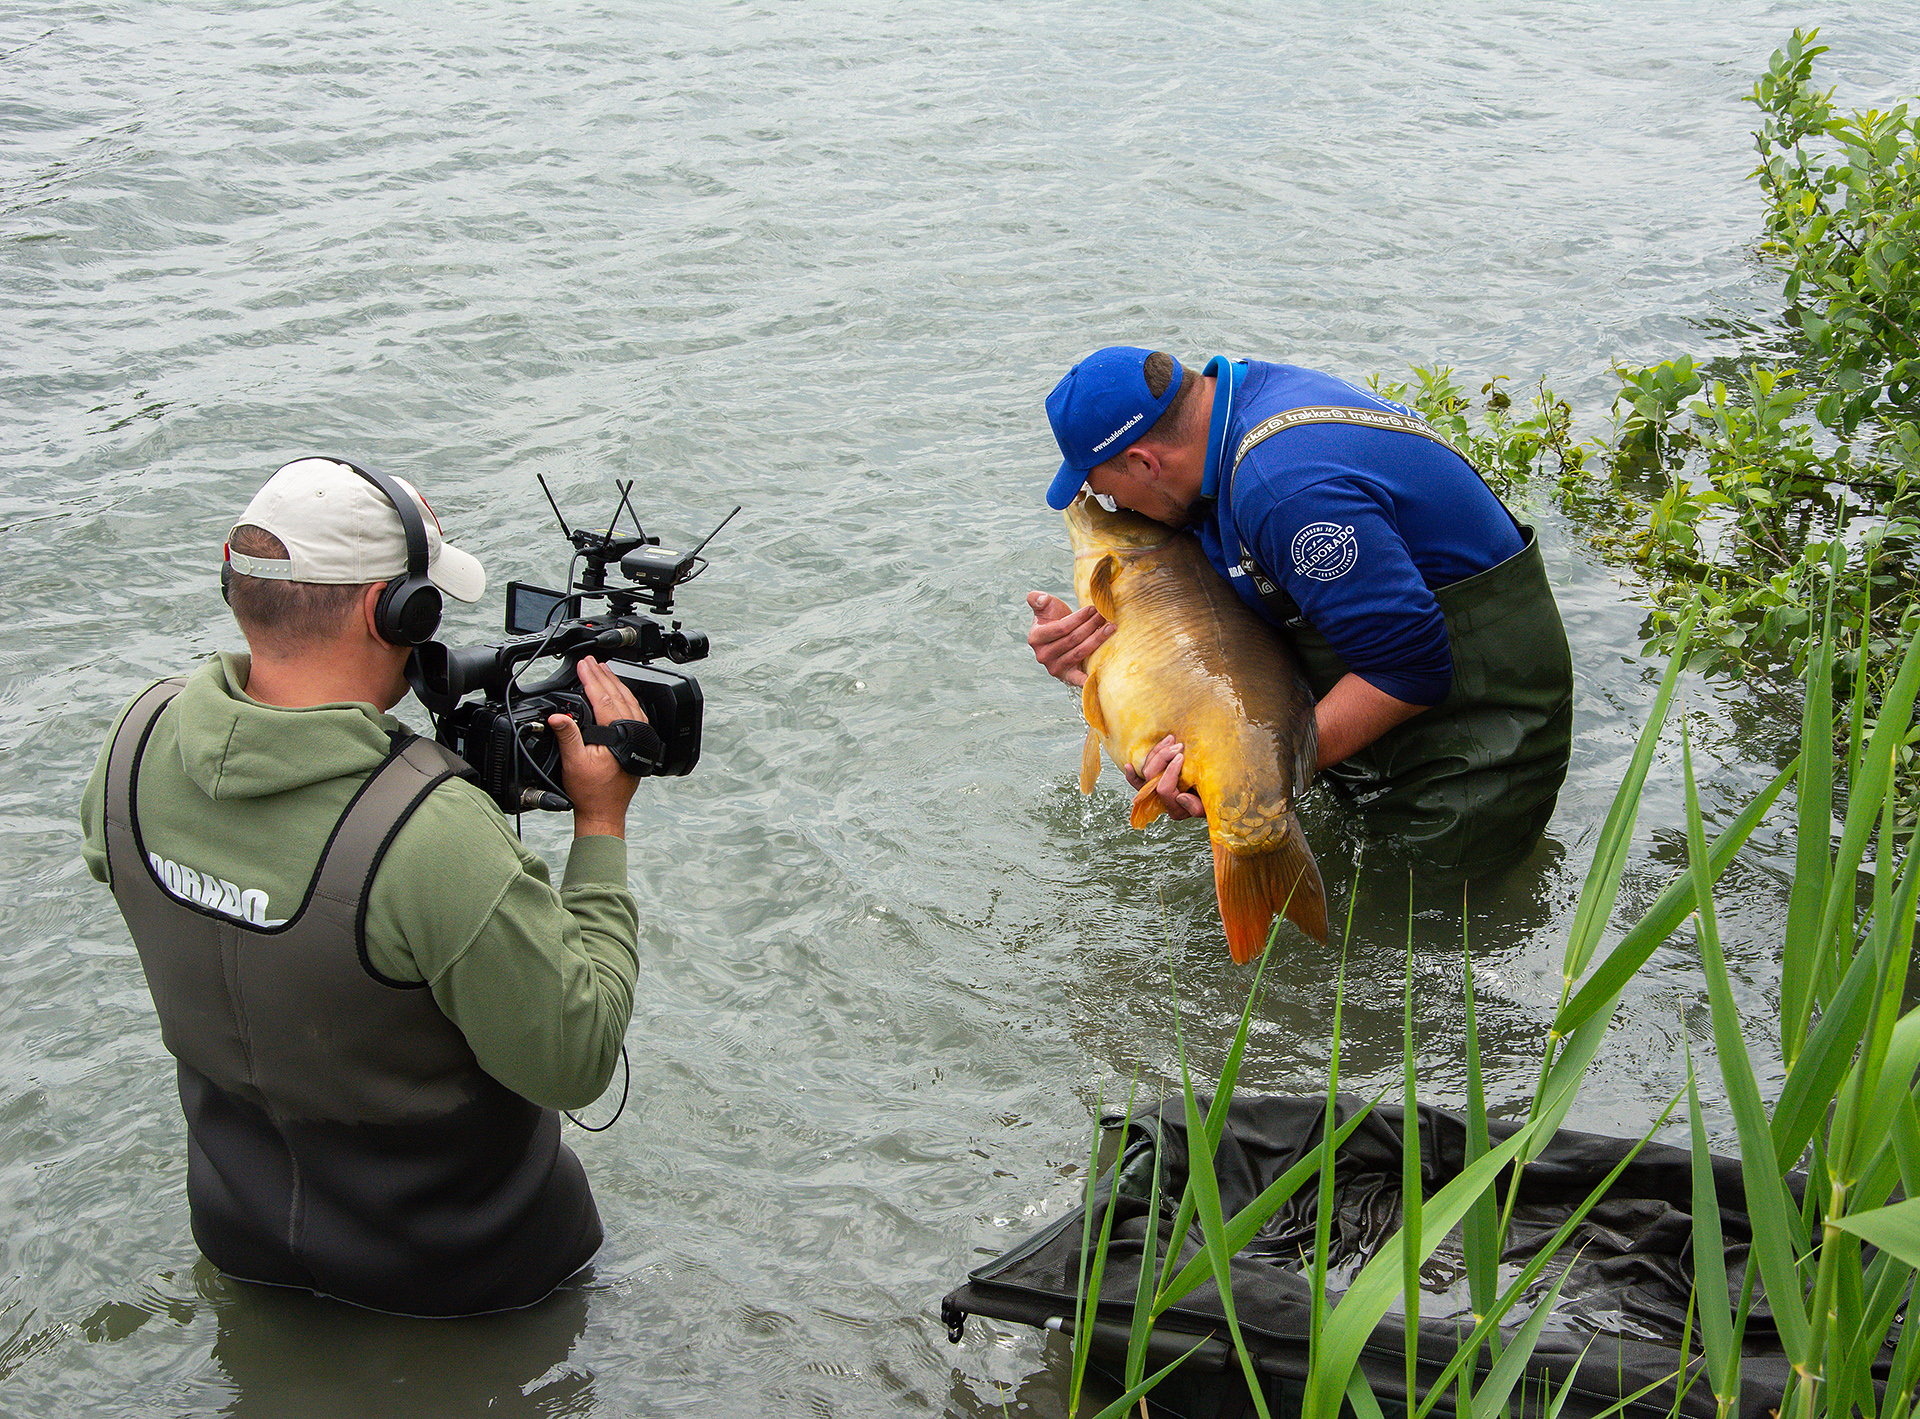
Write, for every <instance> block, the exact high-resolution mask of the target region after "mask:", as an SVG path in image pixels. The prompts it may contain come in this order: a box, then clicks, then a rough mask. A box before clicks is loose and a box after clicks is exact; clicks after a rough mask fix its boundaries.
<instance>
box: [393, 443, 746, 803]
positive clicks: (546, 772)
mask: <svg viewBox="0 0 1920 1419" xmlns="http://www.w3.org/2000/svg"><path fill="white" fill-rule="evenodd" d="M615 486H616V487H617V488H619V490H620V502H619V505H618V506H617V507H615V508H614V510H613V520H612V521H611V522H609V523H608V524H607V530H606V531H605V532H593V531H590V530H588V529H586V528H579V529H572V528H569V527H568V526H567V520H566V518H565V517H563V516H561V513H560V505H559V504H558V503H556V502H554V500H553V492H552V490H551V489H549V488H548V487H547V480H546V479H545V478H541V479H540V490H541V491H542V492H544V493H546V495H547V502H548V504H549V505H550V506H551V507H552V508H553V515H554V517H555V518H557V519H558V520H559V523H560V531H561V534H562V535H563V536H565V537H566V539H567V540H568V541H569V542H571V543H572V544H573V548H574V558H573V562H574V563H578V562H580V561H582V560H584V561H585V562H586V570H585V572H584V573H583V574H582V575H581V576H580V578H579V580H578V581H575V579H574V575H573V563H569V565H568V568H567V589H566V590H565V591H551V590H548V589H547V588H545V587H539V586H533V585H530V584H529V583H526V582H518V581H513V582H508V583H507V608H506V610H507V615H506V632H507V636H508V639H507V640H505V641H502V642H500V643H498V644H495V645H478V646H461V647H450V646H445V645H442V644H440V643H439V642H438V641H428V642H427V643H426V644H424V645H421V646H419V647H417V648H416V650H415V651H414V654H413V658H412V659H411V660H409V661H408V662H407V680H408V683H409V684H411V685H412V686H413V692H414V694H416V695H417V696H419V698H420V702H421V703H422V704H424V705H425V706H426V707H427V710H428V712H429V713H430V714H431V715H432V716H433V720H434V731H435V732H434V737H435V738H436V739H438V740H439V741H440V743H442V744H444V745H446V746H447V747H448V748H449V749H451V750H453V751H454V752H455V753H456V754H458V755H459V756H460V757H461V758H463V759H465V760H466V761H467V763H468V765H469V766H470V767H471V768H472V769H473V771H474V774H475V775H476V777H477V778H478V780H479V783H480V786H481V787H482V788H484V789H485V790H486V791H487V793H488V794H490V795H491V796H492V798H493V801H494V802H496V803H498V804H499V805H500V808H501V811H502V812H505V813H510V814H511V813H520V812H524V811H526V810H527V809H532V808H544V809H550V810H566V809H570V808H571V807H572V806H573V805H572V803H570V802H569V801H568V799H567V797H566V794H565V791H564V790H563V788H562V787H561V782H560V745H559V742H558V741H557V740H556V739H555V738H554V735H553V732H552V730H550V729H549V728H548V727H547V716H548V715H551V714H566V715H571V716H572V717H573V720H574V722H575V723H576V724H578V725H579V726H580V730H581V736H582V737H583V738H584V739H585V740H586V742H587V743H589V744H604V745H606V746H607V747H608V748H609V749H610V750H612V752H613V755H614V757H615V758H616V759H618V760H619V761H620V766H621V767H622V768H623V769H625V770H626V771H627V772H628V773H630V774H637V775H647V774H662V775H664V774H675V775H678V774H685V773H688V772H690V771H691V770H692V768H693V766H694V764H695V763H697V762H698V761H699V758H700V720H701V712H702V709H703V707H704V703H705V702H704V700H703V698H702V696H701V694H700V683H699V681H697V680H695V679H694V678H693V676H691V675H688V674H685V673H683V672H682V671H679V670H672V669H669V668H667V667H665V666H662V665H657V664H655V663H654V662H655V661H658V660H661V659H665V660H669V661H672V662H673V663H674V664H675V665H683V664H685V663H686V662H688V661H690V660H703V659H705V658H706V655H707V637H706V635H705V634H704V633H703V632H700V631H689V630H684V629H682V627H681V625H680V622H679V621H677V620H676V621H674V622H673V623H672V625H671V627H667V626H663V625H661V624H660V622H658V621H656V620H654V619H653V617H652V616H646V615H641V614H640V609H641V607H643V606H644V607H645V608H646V609H647V610H649V611H652V612H653V613H654V614H655V615H666V614H667V613H668V612H669V611H671V610H672V609H673V593H674V589H675V588H676V587H678V586H681V585H684V584H685V583H687V582H689V581H692V580H693V579H694V578H695V577H696V576H698V575H699V574H700V573H701V572H702V571H704V570H706V567H707V561H706V559H705V558H704V557H702V556H701V555H700V553H701V551H702V549H704V548H705V547H706V545H707V543H708V542H711V541H712V540H713V539H714V537H715V536H717V535H718V534H719V531H720V528H721V527H725V526H726V525H727V523H729V522H731V521H732V520H733V516H734V513H737V512H739V511H740V509H739V508H738V507H736V508H734V510H733V512H730V513H728V514H727V515H726V516H725V517H724V518H722V519H721V520H720V526H719V527H716V528H714V529H713V531H712V532H709V533H708V534H707V535H706V537H705V538H704V539H703V540H702V541H701V543H700V545H699V546H698V547H695V548H694V549H693V550H692V551H691V552H670V551H668V550H666V549H665V548H663V547H661V546H660V539H659V538H658V537H649V536H648V535H647V533H646V530H645V529H644V528H642V527H641V526H640V519H639V515H638V514H637V513H632V511H631V508H630V506H629V503H628V499H629V497H630V496H631V494H632V491H633V484H632V483H631V482H627V483H624V484H622V483H616V484H615ZM623 512H627V513H631V515H632V517H633V524H634V533H633V535H630V536H615V535H614V529H615V528H616V527H617V526H618V525H619V522H620V515H621V513H623ZM616 564H617V565H618V567H619V569H620V574H621V575H622V576H623V577H625V578H626V579H627V581H628V582H629V583H631V584H630V585H625V586H622V585H618V584H616V585H612V586H609V585H608V584H607V568H608V567H609V566H610V565H616ZM589 600H594V601H599V600H604V601H605V602H606V613H605V614H604V615H593V616H589V615H587V614H586V603H587V602H588V601H589ZM588 655H590V656H593V657H594V658H595V659H597V660H602V661H613V662H616V663H617V665H618V667H619V668H617V669H616V670H615V671H614V673H615V674H617V675H618V676H619V677H620V679H621V680H623V681H624V682H625V683H626V686H627V688H628V689H630V690H632V691H633V696H634V698H635V699H636V700H638V701H639V702H640V708H641V709H642V710H644V711H645V712H646V716H647V722H646V723H645V724H642V723H641V722H640V721H639V720H621V721H619V722H618V723H616V724H612V725H597V724H596V723H595V722H594V714H593V707H592V705H591V704H589V703H588V701H587V696H586V693H585V691H584V689H583V688H582V687H581V684H580V673H579V669H578V665H579V662H580V659H581V657H582V656H588ZM545 656H553V657H556V658H558V659H559V660H560V661H561V666H560V669H559V670H557V671H556V672H555V673H553V674H552V675H550V676H548V677H547V678H546V679H544V680H542V681H540V682H539V683H538V684H534V685H519V684H517V683H516V681H517V680H518V678H519V676H520V675H521V673H522V670H523V667H525V666H526V665H527V664H529V663H530V662H532V661H534V660H538V659H540V658H542V657H545ZM475 694H477V695H479V696H480V698H479V699H477V700H468V699H467V696H469V695H475Z"/></svg>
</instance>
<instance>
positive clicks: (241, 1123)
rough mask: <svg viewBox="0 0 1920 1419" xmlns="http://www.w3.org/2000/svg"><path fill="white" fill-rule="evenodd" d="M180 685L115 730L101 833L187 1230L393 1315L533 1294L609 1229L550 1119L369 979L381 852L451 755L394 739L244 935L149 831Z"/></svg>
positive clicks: (470, 1310)
mask: <svg viewBox="0 0 1920 1419" xmlns="http://www.w3.org/2000/svg"><path fill="white" fill-rule="evenodd" d="M179 685H180V682H179V681H167V682H162V683H161V684H159V685H156V686H154V687H153V688H152V689H151V690H149V691H148V692H147V693H146V694H145V695H143V696H142V697H141V698H140V700H139V701H137V702H136V703H135V705H134V706H133V708H132V709H130V710H129V711H128V713H127V715H126V717H125V719H124V721H123V722H122V725H121V728H120V730H119V732H118V734H117V736H116V737H115V739H114V743H113V747H112V750H111V752H110V756H109V761H108V771H107V785H106V838H107V858H108V863H109V873H110V876H111V878H112V884H113V895H114V899H115V901H116V902H117V903H118V905H119V907H120V911H121V913H122V915H123V916H125V918H126V921H127V928H128V931H129V932H130V933H131V934H132V936H133V942H134V946H135V947H136V948H137V949H138V951H139V953H140V964H141V966H142V967H143V968H144V970H145V972H146V977H147V985H148V988H149V989H150V990H151V992H152V994H153V1003H154V1008H155V1009H156V1011H157V1012H158V1013H159V1017H160V1031H161V1038H162V1040H163V1041H164V1042H165V1044H166V1046H167V1049H168V1050H169V1051H170V1052H171V1053H172V1054H173V1055H174V1057H175V1059H176V1061H177V1062H178V1074H179V1087H180V1106H181V1109H182V1110H183V1111H184V1112H185V1114H186V1121H187V1139H188V1160H187V1198H188V1204H189V1208H190V1211H191V1214H192V1221H193V1235H194V1240H195V1241H196V1242H197V1243H198V1244H199V1246H200V1249H201V1251H203V1252H204V1253H205V1254H206V1256H207V1258H208V1259H209V1260H210V1261H212V1262H213V1263H214V1265H216V1266H218V1267H219V1268H220V1269H221V1271H223V1272H225V1273H226V1274H228V1275H229V1276H232V1277H234V1278H236V1279H239V1280H243V1281H255V1282H262V1283H266V1284H270V1285H278V1286H293V1287H300V1288H304V1289H307V1290H312V1291H316V1292H319V1293H321V1294H323V1295H329V1296H335V1297H338V1298H340V1299H341V1300H345V1301H351V1302H354V1303H356V1304H358V1305H362V1306H368V1307H372V1308H373V1309H376V1310H384V1311H393V1312H397V1313H400V1314H403V1315H418V1316H457V1315H473V1314H478V1313H481V1312H485V1311H497V1310H509V1309H514V1308H517V1307H520V1306H525V1305H529V1304H531V1303H533V1302H534V1301H537V1300H539V1299H540V1298H541V1297H543V1296H545V1295H546V1294H547V1293H548V1292H549V1291H551V1290H552V1289H553V1287H554V1286H555V1285H556V1284H557V1283H558V1282H560V1281H562V1280H564V1279H566V1278H567V1277H568V1276H570V1275H572V1274H573V1273H574V1272H576V1271H578V1270H579V1269H580V1268H581V1267H582V1266H584V1265H585V1264H586V1263H587V1261H588V1260H589V1259H590V1258H591V1257H592V1256H593V1254H594V1252H595V1251H596V1250H597V1249H598V1248H599V1245H600V1241H601V1226H600V1216H599V1213H598V1211H597V1210H596V1209H595V1207H594V1203H593V1196H592V1194H591V1192H590V1191H589V1190H588V1187H587V1180H586V1174H585V1173H584V1171H583V1170H582V1169H581V1167H580V1164H579V1161H578V1160H577V1159H576V1158H575V1157H574V1155H573V1153H572V1151H571V1150H570V1149H568V1148H566V1147H565V1146H564V1145H562V1144H561V1143H560V1122H559V1116H558V1115H557V1114H556V1113H555V1112H554V1111H553V1110H551V1109H543V1108H541V1107H539V1106H538V1105H536V1104H533V1103H531V1102H530V1101H528V1100H526V1099H524V1098H521V1097H520V1096H519V1095H518V1094H515V1093H513V1092H512V1091H511V1090H509V1089H507V1088H506V1087H505V1086H504V1085H502V1084H500V1083H498V1082H497V1081H496V1080H494V1079H493V1078H491V1077H490V1076H489V1075H487V1073H486V1072H485V1071H484V1070H482V1069H481V1068H480V1066H479V1064H478V1062H477V1061H476V1060H475V1059H474V1056H473V1051H472V1049H471V1048H469V1046H468V1045H467V1042H466V1039H465V1037H464V1036H463V1035H462V1034H461V1033H460V1031H459V1029H458V1028H457V1027H455V1025H454V1024H453V1022H452V1021H450V1020H449V1019H447V1017H446V1016H445V1015H444V1014H443V1013H442V1012H441V1011H440V1009H439V1007H438V1006H437V1005H436V1004H435V1003H434V1000H433V996H432V992H431V991H430V990H428V989H427V988H426V986H425V983H424V982H402V981H391V980H388V979H386V978H384V977H382V976H380V975H379V974H378V973H377V972H376V971H375V970H374V968H373V966H372V964H371V962H370V961H369V960H368V959H367V955H366V948H365V944H364V938H363V934H362V933H363V931H364V927H365V920H366V898H367V892H368V890H369V888H370V886H371V884H372V881H373V876H374V873H375V871H376V870H377V869H378V867H379V864H380V859H381V857H382V855H383V854H384V853H385V851H386V849H387V846H388V844H389V843H391V842H392V840H393V837H394V835H395V834H396V833H397V832H398V831H399V829H400V827H401V825H402V824H403V823H404V822H405V821H406V819H407V817H408V815H409V814H410V813H411V812H412V811H413V809H414V808H415V807H416V806H418V804H419V803H420V802H422V801H423V800H424V799H425V798H426V796H427V794H428V793H430V792H431V791H432V790H433V788H434V786H435V785H436V784H438V783H440V782H441V781H443V780H444V779H446V778H448V777H449V776H451V775H454V774H459V773H464V772H465V771H466V766H465V765H464V764H463V763H462V762H461V761H460V760H459V759H457V758H455V757H454V756H453V755H452V754H450V753H448V752H447V751H445V750H444V749H442V748H440V746H438V745H436V744H434V743H433V742H432V741H430V740H425V739H420V738H417V737H413V736H402V737H400V738H399V739H398V742H397V743H396V744H395V747H394V750H393V753H392V754H391V755H390V756H389V758H388V759H387V761H386V763H385V764H384V765H382V766H381V767H380V768H379V769H377V770H376V771H375V772H374V773H373V774H372V775H370V776H369V777H368V779H367V781H366V783H365V784H364V785H363V786H362V788H361V789H360V791H359V792H358V794H357V795H356V796H355V797H354V799H353V801H352V802H351V803H350V804H349V805H348V807H347V809H346V812H345V813H344V814H343V816H342V817H341V819H340V821H339V823H338V824H337V825H336V827H335V828H334V831H333V835H332V837H331V839H330V840H329V841H328V843H327V846H326V849H325V851H324V853H323V854H322V856H321V859H320V863H319V865H318V867H317V868H316V870H315V874H314V878H313V881H312V884H311V885H310V887H309V888H308V891H307V896H306V899H305V900H304V901H303V902H302V903H301V905H300V907H299V909H298V910H297V911H296V912H295V913H294V915H293V916H292V917H291V918H289V919H288V920H287V921H286V922H284V923H282V924H280V925H278V926H274V927H264V928H263V927H259V926H255V925H251V924H249V923H248V922H245V921H241V920H237V919H235V918H234V917H232V916H230V915H227V914H224V913H222V912H219V911H216V910H212V909H210V908H208V907H204V906H200V905H197V904H195V903H192V902H188V901H184V900H182V899H181V898H179V897H176V896H175V895H173V894H172V893H171V892H169V891H168V890H167V889H166V887H165V885H164V884H163V883H162V882H161V881H160V880H159V879H158V878H157V877H156V876H155V872H154V867H153V865H152V862H151V861H150V859H149V857H148V854H147V852H146V850H145V848H144V846H143V844H142V841H141V835H140V830H139V816H138V806H139V780H140V774H141V758H142V754H143V752H144V750H145V748H146V744H147V740H148V738H149V736H150V735H151V733H152V730H153V726H154V724H155V722H156V721H157V720H158V719H159V717H160V715H161V714H162V713H163V712H164V710H165V707H166V705H167V703H168V702H169V701H170V700H171V699H172V697H173V695H174V694H175V693H177V692H178V689H179ZM209 810H210V811H218V810H217V807H216V806H215V805H212V804H209Z"/></svg>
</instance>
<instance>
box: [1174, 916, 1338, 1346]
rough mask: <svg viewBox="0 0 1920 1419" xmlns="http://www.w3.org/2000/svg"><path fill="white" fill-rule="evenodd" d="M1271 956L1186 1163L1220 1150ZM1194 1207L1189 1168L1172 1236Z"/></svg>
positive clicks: (1209, 1161) (1256, 980)
mask: <svg viewBox="0 0 1920 1419" xmlns="http://www.w3.org/2000/svg"><path fill="white" fill-rule="evenodd" d="M1348 909H1349V911H1351V910H1352V908H1351V904H1349V908H1348ZM1279 929H1280V919H1279V918H1278V917H1275V918H1274V924H1273V926H1272V927H1271V928H1270V929H1269V931H1268V933H1267V938H1268V944H1269V946H1271V944H1272V939H1273V935H1274V933H1275V932H1277V931H1279ZM1272 956H1273V952H1272V951H1271V950H1267V951H1263V952H1261V953H1260V964H1259V965H1258V966H1257V967H1255V968H1254V973H1253V984H1252V985H1251V986H1250V987H1249V988H1248V990H1247V1003H1246V1006H1245V1008H1244V1009H1242V1010H1241V1012H1240V1027H1239V1029H1237V1030H1236V1031H1234V1036H1233V1043H1232V1044H1231V1045H1230V1046H1229V1047H1228V1048H1227V1058H1226V1063H1225V1064H1224V1065H1223V1066H1222V1067H1221V1070H1220V1084H1219V1087H1218V1088H1217V1089H1215V1090H1214V1092H1213V1098H1212V1100H1211V1101H1210V1103H1209V1104H1208V1107H1207V1119H1206V1126H1205V1128H1204V1130H1203V1131H1202V1132H1201V1133H1200V1134H1198V1135H1192V1136H1189V1137H1188V1139H1187V1155H1188V1158H1189V1160H1193V1159H1205V1160H1206V1166H1207V1167H1208V1168H1211V1167H1212V1166H1213V1157H1214V1154H1215V1153H1217V1152H1218V1151H1219V1148H1220V1136H1221V1134H1222V1132H1223V1131H1224V1130H1225V1129H1226V1126H1227V1107H1228V1105H1229V1104H1231V1103H1232V1102H1233V1091H1234V1088H1235V1087H1236V1086H1237V1085H1238V1084H1239V1082H1240V1061H1241V1059H1242V1058H1243V1057H1244V1056H1245V1054H1246V1049H1247V1032H1248V1030H1249V1028H1250V1027H1251V1025H1252V1022H1253V1003H1254V1000H1255V999H1256V998H1257V997H1258V995H1259V993H1260V982H1261V981H1263V980H1264V979H1266V973H1267V962H1268V961H1269V960H1270V959H1272ZM1167 978H1168V979H1169V980H1172V979H1173V961H1172V957H1171V956H1169V957H1168V961H1167ZM1173 1025H1174V1035H1175V1038H1176V1039H1177V1038H1178V1037H1179V1032H1180V995H1179V992H1178V990H1176V991H1175V992H1174V997H1173ZM1181 1069H1182V1072H1183V1073H1184V1071H1185V1069H1186V1065H1185V1063H1184V1061H1183V1063H1182V1064H1181ZM1197 1205H1198V1195H1197V1194H1196V1193H1195V1192H1194V1188H1193V1177H1192V1172H1191V1169H1189V1174H1188V1178H1187V1186H1186V1190H1185V1191H1184V1192H1183V1193H1181V1195H1180V1207H1179V1211H1178V1213H1177V1214H1176V1215H1175V1217H1174V1221H1173V1232H1172V1235H1173V1236H1175V1237H1184V1236H1185V1235H1186V1234H1187V1229H1188V1228H1189V1227H1191V1226H1192V1225H1193V1216H1194V1208H1195V1207H1196V1206H1197ZM1173 1261H1174V1257H1173V1254H1171V1253H1169V1254H1168V1256H1167V1267H1168V1269H1169V1270H1171V1269H1172V1266H1173ZM1163 1309H1165V1307H1164V1306H1156V1307H1155V1312H1156V1314H1157V1313H1158V1312H1159V1311H1160V1310H1163Z"/></svg>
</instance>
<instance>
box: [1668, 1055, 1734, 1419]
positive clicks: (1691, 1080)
mask: <svg viewBox="0 0 1920 1419" xmlns="http://www.w3.org/2000/svg"><path fill="white" fill-rule="evenodd" d="M1687 1109H1688V1112H1689V1115H1690V1117H1689V1119H1688V1123H1689V1126H1690V1131H1691V1133H1692V1139H1693V1278H1694V1293H1695V1296H1696V1297H1697V1304H1698V1307H1699V1311H1700V1341H1701V1346H1702V1348H1703V1349H1704V1350H1705V1351H1706V1355H1707V1382H1708V1383H1709V1384H1710V1385H1712V1387H1713V1398H1714V1411H1715V1413H1716V1414H1718V1415H1719V1416H1720V1419H1726V1416H1727V1415H1728V1414H1729V1413H1731V1412H1732V1411H1733V1408H1734V1406H1735V1405H1737V1404H1738V1403H1739V1402H1740V1351H1739V1348H1738V1346H1737V1345H1736V1344H1735V1342H1734V1337H1733V1315H1732V1312H1731V1311H1729V1310H1728V1295H1727V1249H1726V1242H1725V1240H1724V1238H1723V1237H1722V1236H1721V1233H1720V1194H1719V1192H1718V1190H1717V1189H1715V1187H1714V1185H1713V1155H1712V1154H1711V1153H1710V1152H1709V1151H1708V1150H1707V1126H1706V1123H1705V1121H1704V1120H1703V1119H1702V1118H1701V1116H1700V1087H1699V1081H1698V1080H1697V1079H1696V1078H1695V1077H1694V1073H1693V1051H1692V1050H1688V1051H1687ZM1681 1353H1682V1354H1683V1355H1684V1354H1685V1353H1686V1351H1685V1350H1684V1349H1682V1351H1681Z"/></svg>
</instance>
